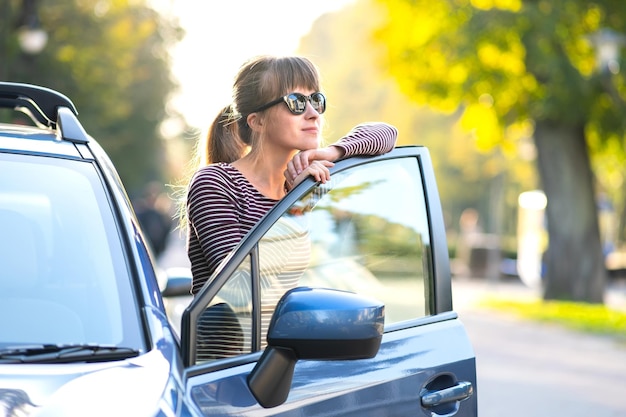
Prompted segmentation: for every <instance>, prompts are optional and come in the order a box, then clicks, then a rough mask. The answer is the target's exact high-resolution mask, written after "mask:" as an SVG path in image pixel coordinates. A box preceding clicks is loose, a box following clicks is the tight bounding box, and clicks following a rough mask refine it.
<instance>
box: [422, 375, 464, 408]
mask: <svg viewBox="0 0 626 417" xmlns="http://www.w3.org/2000/svg"><path fill="white" fill-rule="evenodd" d="M473 393H474V387H472V383H471V382H469V381H460V382H458V383H457V384H456V385H454V386H452V387H449V388H444V389H440V390H436V391H426V392H425V394H423V395H422V405H423V406H424V407H436V406H438V405H441V404H446V403H451V402H455V401H463V400H465V399H467V398H469V397H471V396H472V394H473Z"/></svg>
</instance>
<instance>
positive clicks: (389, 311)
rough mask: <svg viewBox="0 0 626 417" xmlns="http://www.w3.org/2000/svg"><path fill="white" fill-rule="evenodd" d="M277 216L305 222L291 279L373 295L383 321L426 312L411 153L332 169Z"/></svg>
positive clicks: (426, 241) (427, 264) (419, 191)
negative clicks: (304, 241) (304, 258)
mask: <svg viewBox="0 0 626 417" xmlns="http://www.w3.org/2000/svg"><path fill="white" fill-rule="evenodd" d="M282 221H291V222H293V223H296V222H297V223H298V224H300V225H301V227H302V228H303V229H306V230H308V238H309V241H310V257H309V260H308V266H307V267H306V269H305V270H304V271H303V274H302V276H301V278H300V280H299V283H298V285H301V286H302V285H306V286H311V287H326V288H336V289H342V290H347V291H352V292H356V293H361V294H364V295H370V296H372V297H375V298H378V299H379V300H381V301H383V302H384V303H385V315H386V319H385V322H386V324H391V323H395V322H399V321H403V320H408V319H413V318H417V317H423V316H424V315H426V314H427V305H428V303H427V298H426V297H427V291H426V289H427V288H428V287H427V285H428V284H427V283H428V280H430V278H431V269H432V268H431V261H430V255H429V254H430V250H429V247H430V234H429V223H428V217H427V211H426V205H425V199H424V192H423V187H422V180H421V176H420V171H419V169H418V164H417V160H416V159H415V158H407V159H395V160H388V161H382V162H377V163H370V164H367V165H364V166H360V167H357V168H353V169H351V170H349V171H347V172H344V173H338V174H335V175H334V176H333V179H332V181H331V182H330V184H328V185H323V184H321V185H319V186H318V187H316V188H315V189H314V190H313V191H312V192H311V193H309V194H308V195H306V196H305V197H304V198H302V199H301V200H300V201H299V202H298V203H297V204H295V205H294V206H293V207H292V208H291V209H290V210H288V212H287V213H285V215H284V216H283V219H282ZM275 227H276V226H275ZM264 262H265V260H264V259H263V258H261V264H263V263H264Z"/></svg>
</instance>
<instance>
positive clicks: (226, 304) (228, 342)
mask: <svg viewBox="0 0 626 417" xmlns="http://www.w3.org/2000/svg"><path fill="white" fill-rule="evenodd" d="M196 335H197V338H196V362H197V363H200V362H206V361H211V360H215V359H221V358H228V357H231V356H236V355H239V354H243V353H250V352H251V351H252V339H251V336H252V287H251V279H250V257H249V256H248V257H246V260H245V261H244V262H242V263H241V265H239V267H238V268H237V270H236V271H235V273H234V274H233V275H232V276H231V277H230V278H229V279H228V281H226V283H225V284H224V285H223V286H222V288H220V290H219V291H218V293H217V295H216V296H215V297H213V298H212V299H211V301H210V302H209V304H208V306H207V307H206V308H205V309H204V311H203V312H202V313H201V314H200V317H199V319H198V321H197V322H196Z"/></svg>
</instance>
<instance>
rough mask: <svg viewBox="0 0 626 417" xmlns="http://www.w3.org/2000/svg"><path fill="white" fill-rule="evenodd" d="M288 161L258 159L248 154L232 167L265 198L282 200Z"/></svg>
mask: <svg viewBox="0 0 626 417" xmlns="http://www.w3.org/2000/svg"><path fill="white" fill-rule="evenodd" d="M287 161H288V160H286V161H284V162H283V161H282V160H278V159H276V158H274V159H272V158H258V157H256V158H255V157H254V155H251V154H248V155H246V156H244V157H243V158H241V159H238V160H237V161H235V162H233V163H232V164H231V165H232V166H234V167H235V168H237V170H238V171H239V172H241V174H242V175H243V176H244V177H245V178H246V179H247V180H248V182H250V184H252V185H253V186H254V188H256V189H257V191H259V192H260V193H261V194H263V195H264V196H265V197H268V198H271V199H273V200H280V199H281V198H283V197H284V196H285V176H284V171H285V169H286V168H287Z"/></svg>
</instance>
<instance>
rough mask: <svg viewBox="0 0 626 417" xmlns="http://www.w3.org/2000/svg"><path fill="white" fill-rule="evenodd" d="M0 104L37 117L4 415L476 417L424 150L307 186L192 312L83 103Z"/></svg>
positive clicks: (1, 187)
mask: <svg viewBox="0 0 626 417" xmlns="http://www.w3.org/2000/svg"><path fill="white" fill-rule="evenodd" d="M0 107H1V108H3V109H4V110H7V111H9V112H11V114H12V113H13V110H20V111H21V112H22V113H24V114H27V115H28V116H29V117H28V120H31V119H32V123H30V122H29V125H25V123H24V122H23V121H22V119H20V122H19V123H3V124H0V231H1V233H0V408H2V409H4V410H5V414H4V415H8V416H18V415H19V416H25V415H33V416H34V415H37V416H51V415H55V416H57V415H63V416H79V415H80V416H85V415H90V416H94V415H95V416H99V415H102V416H104V415H106V416H110V415H115V416H125V415H129V416H131V415H132V416H168V417H169V416H193V417H199V416H233V415H238V416H261V415H281V416H302V415H306V416H321V415H324V416H328V415H344V416H355V415H358V416H381V415H397V416H401V415H407V416H409V415H410V416H416V415H422V416H444V415H445V416H452V415H456V416H464V417H468V416H476V414H477V401H476V383H477V381H476V360H475V354H474V351H473V348H472V345H471V342H470V340H469V338H468V335H467V333H466V331H465V327H464V325H463V323H462V321H461V320H460V318H459V316H458V314H457V313H456V312H455V311H454V310H453V305H452V289H451V285H452V283H451V274H450V264H449V258H448V250H447V244H446V238H445V236H446V235H445V227H444V222H443V216H442V210H441V203H440V200H439V196H438V192H437V185H436V181H435V176H434V173H433V168H432V163H431V160H430V156H429V153H428V150H427V148H424V147H421V146H406V147H397V148H396V149H394V150H393V151H391V152H389V153H387V154H385V155H380V156H375V157H353V158H348V159H345V160H342V161H339V162H337V163H336V164H335V166H334V167H333V168H332V169H331V180H330V181H329V182H327V183H326V184H321V183H316V182H315V181H314V180H313V179H312V178H310V179H307V180H305V181H303V182H302V183H300V184H299V185H298V186H297V187H295V188H294V189H293V190H291V191H290V192H289V193H288V194H287V196H286V197H285V198H283V199H282V200H281V201H280V202H278V203H277V204H276V206H275V207H274V208H273V209H272V210H270V211H269V212H268V213H267V214H266V216H264V217H263V219H262V220H261V221H260V222H259V223H258V224H257V225H256V226H255V227H254V228H253V229H252V230H251V231H250V233H249V234H247V235H246V236H245V237H244V239H243V240H242V241H241V243H240V244H239V245H238V246H237V247H236V248H235V249H234V250H233V251H232V252H231V253H230V255H229V256H228V257H227V258H226V259H225V260H224V261H223V262H222V264H221V265H220V267H219V268H218V270H217V271H216V272H215V273H214V275H213V276H212V277H211V279H210V281H209V283H207V285H205V287H203V289H202V290H201V291H200V292H199V293H198V294H197V295H196V296H194V297H193V298H192V299H191V301H190V302H189V289H190V280H191V278H190V276H189V275H186V274H185V271H184V270H183V271H182V272H181V270H177V271H176V272H175V273H170V274H169V275H168V274H166V275H163V274H162V271H160V270H159V268H158V267H157V263H156V262H155V258H154V256H153V255H152V253H151V250H150V249H149V245H148V244H146V239H145V238H144V234H143V232H142V230H141V228H140V226H139V223H138V221H137V218H136V216H135V214H134V212H133V209H132V206H131V203H130V201H129V199H128V197H127V194H126V192H125V190H124V187H123V184H122V182H121V181H120V178H119V177H118V175H117V173H116V170H115V168H114V166H113V164H112V163H111V161H110V160H109V158H108V157H107V155H106V153H105V152H104V151H103V149H102V147H101V146H100V145H99V144H98V142H97V141H96V139H94V138H93V137H91V136H90V135H89V134H88V133H87V132H86V131H85V129H84V128H83V126H82V125H81V123H80V121H79V119H78V113H77V110H76V107H75V106H74V104H73V103H72V101H71V100H70V99H69V98H68V97H67V96H65V95H63V94H61V93H60V92H57V91H55V90H51V89H48V88H45V87H41V86H36V85H29V84H21V83H8V82H2V83H0ZM3 114H4V113H3ZM12 117H13V116H12ZM11 120H13V119H11ZM170 272H171V271H170ZM180 299H182V300H184V303H185V304H184V306H183V308H182V310H179V311H182V314H181V317H180V318H178V317H176V318H175V317H173V316H172V315H168V311H171V310H170V309H169V307H167V308H166V302H167V304H168V305H169V306H172V305H175V304H176V300H180ZM276 300H278V301H276Z"/></svg>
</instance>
